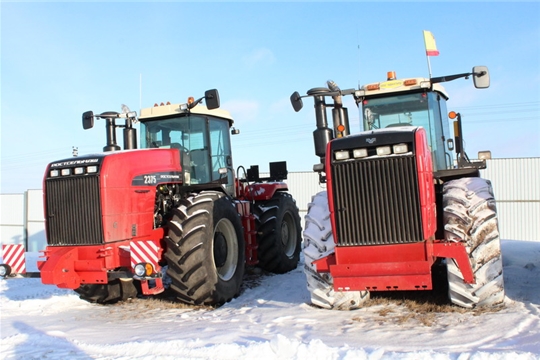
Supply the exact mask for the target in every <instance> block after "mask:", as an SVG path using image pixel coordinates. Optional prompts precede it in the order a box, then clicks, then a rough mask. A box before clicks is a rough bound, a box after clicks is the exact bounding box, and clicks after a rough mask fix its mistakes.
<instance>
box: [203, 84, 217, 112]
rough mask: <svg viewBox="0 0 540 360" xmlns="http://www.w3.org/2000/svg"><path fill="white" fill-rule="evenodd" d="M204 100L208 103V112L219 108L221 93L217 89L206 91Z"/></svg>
mask: <svg viewBox="0 0 540 360" xmlns="http://www.w3.org/2000/svg"><path fill="white" fill-rule="evenodd" d="M204 100H205V101H206V107H207V108H208V110H213V109H217V108H219V93H218V91H217V89H212V90H206V91H205V92H204Z"/></svg>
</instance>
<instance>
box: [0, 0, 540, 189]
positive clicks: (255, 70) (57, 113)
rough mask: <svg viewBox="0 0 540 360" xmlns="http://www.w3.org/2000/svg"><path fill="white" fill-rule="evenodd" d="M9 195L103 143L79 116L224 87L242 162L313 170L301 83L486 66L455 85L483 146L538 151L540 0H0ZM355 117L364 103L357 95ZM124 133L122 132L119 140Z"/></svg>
mask: <svg viewBox="0 0 540 360" xmlns="http://www.w3.org/2000/svg"><path fill="white" fill-rule="evenodd" d="M0 11H1V78H0V81H1V95H0V96H1V113H0V116H1V118H0V120H1V123H0V126H1V128H0V130H1V173H0V176H1V186H0V192H1V193H20V192H24V191H25V190H27V189H39V188H41V181H42V175H43V172H44V170H45V167H46V165H47V164H48V163H49V162H51V161H54V160H58V159H62V158H66V157H70V156H71V154H72V147H73V146H75V147H78V151H79V154H88V153H95V152H101V149H102V148H103V146H104V145H105V129H104V127H102V126H103V124H102V123H101V122H98V123H97V125H96V126H95V127H94V128H93V129H91V130H83V129H82V126H81V114H82V113H83V112H84V111H87V110H93V111H94V112H103V111H109V110H113V111H120V106H121V104H126V105H128V106H129V107H130V108H131V109H132V110H139V108H140V107H141V106H142V107H149V106H152V105H153V104H154V103H155V102H162V101H163V102H166V101H171V102H185V100H186V99H187V97H188V96H194V97H199V96H202V94H203V93H204V91H205V90H207V89H211V88H217V89H218V90H219V92H220V97H221V107H222V108H223V109H226V110H229V111H230V112H231V114H232V115H233V117H234V118H235V126H236V127H237V128H238V129H240V131H241V133H240V135H236V136H234V137H233V157H234V166H235V167H237V166H239V165H244V166H246V167H247V166H249V165H256V164H258V165H260V167H261V170H266V169H268V162H270V161H279V160H287V162H288V166H289V171H311V169H312V166H313V164H315V163H316V162H318V158H317V157H316V156H315V155H314V150H313V140H312V132H313V130H314V129H315V120H314V112H313V110H312V102H311V100H310V99H306V101H305V103H304V104H305V107H304V109H303V110H302V111H301V112H299V113H295V112H294V111H293V110H292V107H291V106H290V103H289V96H290V94H291V93H292V92H293V91H299V92H301V93H305V92H306V91H307V90H308V89H310V88H313V87H318V86H324V85H325V82H326V80H328V79H332V80H334V81H335V82H336V83H337V84H338V85H339V86H340V87H341V88H342V89H345V88H353V87H358V84H359V83H361V84H365V83H370V82H376V81H383V80H385V79H386V77H385V76H386V72H387V71H390V70H393V71H396V73H397V75H398V77H399V78H402V77H418V76H424V77H427V76H428V67H427V61H426V57H425V50H424V43H423V37H422V30H430V31H431V32H432V33H433V34H434V36H435V38H436V41H437V48H438V49H439V51H440V56H438V57H431V58H430V60H431V69H432V74H433V76H441V75H449V74H456V73H463V72H468V71H470V70H471V68H472V66H474V65H486V66H488V67H489V69H490V75H491V87H490V88H489V89H486V90H476V89H475V88H474V86H473V85H472V82H471V81H470V80H468V81H467V80H463V79H460V80H456V81H453V82H450V83H446V84H445V88H446V90H447V92H448V93H449V95H450V100H449V103H448V106H449V110H456V111H459V112H461V113H462V118H463V121H464V125H463V131H464V137H465V142H466V150H467V152H468V153H469V156H470V157H473V158H474V157H475V156H476V153H477V152H478V151H479V150H488V149H489V150H491V152H492V155H493V156H494V157H496V158H510V157H538V156H540V21H539V20H538V19H539V18H540V4H539V3H538V2H512V3H502V2H478V3H469V2H414V3H409V2H376V3H375V2H343V3H330V2H312V3H306V2H269V3H254V2H234V3H233V2H215V3H209V2H198V3H191V2H167V3H145V2H126V3H106V2H96V3H76V2H63V3H46V2H43V3H26V2H17V3H14V2H4V1H2V3H1V8H0ZM347 105H348V107H349V113H350V118H351V126H352V127H353V129H355V128H358V117H359V115H358V111H357V109H356V108H355V105H354V103H353V102H352V101H351V99H349V100H348V102H347ZM120 136H121V134H120V133H119V138H120Z"/></svg>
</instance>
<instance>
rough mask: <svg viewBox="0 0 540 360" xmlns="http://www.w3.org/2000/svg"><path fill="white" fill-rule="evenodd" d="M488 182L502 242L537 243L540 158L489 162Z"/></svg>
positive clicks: (539, 233) (539, 235)
mask: <svg viewBox="0 0 540 360" xmlns="http://www.w3.org/2000/svg"><path fill="white" fill-rule="evenodd" d="M480 173H481V176H482V177H483V178H485V179H489V180H491V183H492V185H493V192H494V193H495V200H496V201H497V211H498V215H499V230H500V233H501V238H502V239H508V240H529V241H540V158H519V159H491V160H488V161H487V168H486V169H485V170H481V171H480Z"/></svg>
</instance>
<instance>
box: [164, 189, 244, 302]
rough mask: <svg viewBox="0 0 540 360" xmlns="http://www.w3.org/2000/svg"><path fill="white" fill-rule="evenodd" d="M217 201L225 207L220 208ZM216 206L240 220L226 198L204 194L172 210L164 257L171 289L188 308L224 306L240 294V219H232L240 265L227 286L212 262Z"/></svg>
mask: <svg viewBox="0 0 540 360" xmlns="http://www.w3.org/2000/svg"><path fill="white" fill-rule="evenodd" d="M218 201H222V202H223V204H221V203H220V204H217V202H218ZM215 206H223V208H222V209H223V210H225V211H226V212H228V213H229V215H230V216H231V219H233V217H234V216H236V217H238V214H237V212H236V209H235V208H234V205H233V204H232V202H230V201H228V199H226V197H225V194H223V193H221V192H217V191H203V192H201V193H199V194H195V195H193V196H190V197H188V198H187V199H183V200H181V205H180V206H179V207H178V208H177V209H175V210H173V216H172V221H170V222H169V223H168V226H169V234H168V236H166V237H165V241H166V244H167V250H166V251H165V254H164V257H165V259H166V261H167V266H168V268H167V272H166V273H167V276H168V277H169V279H170V289H171V290H173V292H174V293H175V295H176V296H177V298H178V299H179V300H180V301H182V302H185V303H188V304H195V305H203V304H204V305H221V304H224V303H225V302H228V301H230V300H231V299H232V298H233V297H235V296H236V295H237V294H238V292H239V290H240V285H241V282H242V277H243V272H244V259H245V253H244V239H243V232H242V225H241V222H240V219H239V218H237V219H236V220H235V219H233V225H234V226H235V229H236V230H237V235H239V237H238V239H237V241H238V243H239V248H240V250H239V254H238V259H239V261H238V263H239V264H238V267H237V270H236V274H235V276H234V279H232V281H231V282H230V283H228V284H224V282H223V281H222V280H220V279H219V276H218V274H217V270H216V268H215V265H214V260H213V238H212V237H213V232H214V228H213V227H214V219H213V216H214V207H215ZM229 206H230V207H231V208H230V209H228V207H229ZM233 212H234V215H233ZM211 240H212V241H211Z"/></svg>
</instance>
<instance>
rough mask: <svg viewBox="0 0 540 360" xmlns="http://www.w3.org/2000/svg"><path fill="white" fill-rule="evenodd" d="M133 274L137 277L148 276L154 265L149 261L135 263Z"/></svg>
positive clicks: (152, 271)
mask: <svg viewBox="0 0 540 360" xmlns="http://www.w3.org/2000/svg"><path fill="white" fill-rule="evenodd" d="M134 270H135V275H137V276H139V277H144V276H150V275H152V274H153V273H154V267H153V266H152V264H150V263H140V264H137V265H135V268H134Z"/></svg>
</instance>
